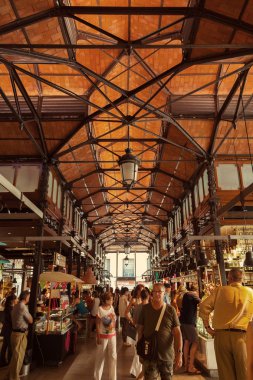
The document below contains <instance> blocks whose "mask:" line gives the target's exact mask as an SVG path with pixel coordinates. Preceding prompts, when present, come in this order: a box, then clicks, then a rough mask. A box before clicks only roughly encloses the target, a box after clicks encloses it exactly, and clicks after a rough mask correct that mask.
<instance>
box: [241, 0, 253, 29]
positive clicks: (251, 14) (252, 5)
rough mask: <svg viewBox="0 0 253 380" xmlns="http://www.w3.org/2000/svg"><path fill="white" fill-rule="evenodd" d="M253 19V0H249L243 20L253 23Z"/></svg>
mask: <svg viewBox="0 0 253 380" xmlns="http://www.w3.org/2000/svg"><path fill="white" fill-rule="evenodd" d="M252 20H253V0H249V1H248V2H247V5H246V8H245V10H244V13H243V15H242V21H244V22H248V23H249V24H252Z"/></svg>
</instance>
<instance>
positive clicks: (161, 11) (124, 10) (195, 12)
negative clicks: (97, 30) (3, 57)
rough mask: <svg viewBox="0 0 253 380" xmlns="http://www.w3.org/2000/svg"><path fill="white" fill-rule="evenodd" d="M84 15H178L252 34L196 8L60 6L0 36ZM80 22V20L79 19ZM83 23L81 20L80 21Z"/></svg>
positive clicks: (18, 23) (25, 19)
mask: <svg viewBox="0 0 253 380" xmlns="http://www.w3.org/2000/svg"><path fill="white" fill-rule="evenodd" d="M76 14H84V15H150V16H152V15H163V16H165V15H178V16H183V15H184V16H185V17H187V18H192V17H197V18H205V19H209V20H212V21H215V22H217V23H221V24H224V25H228V26H231V27H233V28H237V29H239V30H243V31H245V32H247V33H253V26H252V24H249V23H247V22H245V21H242V20H240V21H238V20H237V19H235V18H232V17H229V16H225V15H223V14H220V13H217V12H214V11H211V10H208V9H199V8H197V7H106V6H93V7H92V6H62V7H61V8H50V9H47V10H45V11H41V12H38V13H36V14H32V15H29V16H25V17H23V18H20V19H17V20H15V21H12V22H10V23H8V24H4V25H2V26H1V27H0V35H2V34H6V33H10V32H13V31H15V30H17V29H20V28H22V27H26V26H28V25H32V24H34V23H37V22H39V21H42V20H46V19H48V18H52V17H70V18H74V17H76V16H75V15H76ZM81 20H82V19H81ZM82 21H83V20H82Z"/></svg>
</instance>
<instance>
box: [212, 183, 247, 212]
mask: <svg viewBox="0 0 253 380" xmlns="http://www.w3.org/2000/svg"><path fill="white" fill-rule="evenodd" d="M252 192H253V183H252V184H250V185H249V186H248V187H246V188H245V189H244V190H242V191H240V192H239V194H238V195H236V196H235V197H234V198H232V199H231V200H230V201H229V202H227V203H226V204H225V205H224V206H222V207H221V208H219V209H218V211H217V214H218V216H221V215H223V214H224V213H225V212H227V211H229V210H230V209H231V208H232V207H233V206H235V205H236V204H237V203H238V202H241V204H242V205H243V202H244V201H245V198H246V197H247V196H248V195H249V194H251V193H252Z"/></svg>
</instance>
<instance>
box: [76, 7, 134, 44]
mask: <svg viewBox="0 0 253 380" xmlns="http://www.w3.org/2000/svg"><path fill="white" fill-rule="evenodd" d="M82 5H83V3H82ZM77 17H79V18H80V19H82V20H84V21H86V22H87V23H90V24H92V25H95V26H97V27H100V28H102V29H103V30H105V31H106V32H109V33H111V34H113V35H115V36H117V37H119V38H121V39H124V40H127V24H128V17H127V16H123V15H114V17H113V22H112V17H111V16H110V15H103V17H102V20H101V18H100V17H99V16H97V15H81V14H79V15H77ZM75 23H76V27H77V29H78V30H81V31H83V32H89V33H95V32H96V31H94V29H93V28H91V27H90V26H88V25H85V24H83V23H82V22H79V21H75ZM97 34H98V32H97ZM102 36H106V35H105V34H102Z"/></svg>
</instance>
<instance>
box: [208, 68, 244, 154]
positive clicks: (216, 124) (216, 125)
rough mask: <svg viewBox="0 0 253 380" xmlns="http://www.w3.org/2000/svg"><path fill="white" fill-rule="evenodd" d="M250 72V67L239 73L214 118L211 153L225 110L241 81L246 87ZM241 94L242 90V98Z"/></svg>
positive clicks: (209, 151)
mask: <svg viewBox="0 0 253 380" xmlns="http://www.w3.org/2000/svg"><path fill="white" fill-rule="evenodd" d="M248 72H249V68H248V69H247V70H245V71H243V72H241V73H239V74H238V77H237V78H236V80H235V82H234V84H233V87H232V88H231V90H230V92H229V94H228V96H227V97H226V99H225V101H224V103H223V105H222V107H221V108H220V110H219V112H218V114H217V116H216V118H215V120H214V126H213V131H212V135H211V140H210V145H209V149H208V153H209V154H210V155H211V154H212V153H213V149H214V145H215V141H216V136H217V133H218V129H219V124H220V121H221V118H222V115H223V114H224V112H225V110H226V109H227V107H228V106H229V104H230V103H231V101H232V99H233V97H234V95H235V93H236V91H237V90H238V88H239V87H240V85H241V83H243V87H244V84H245V81H246V78H247V75H248ZM241 96H242V92H241V94H240V97H239V98H240V99H241Z"/></svg>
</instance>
